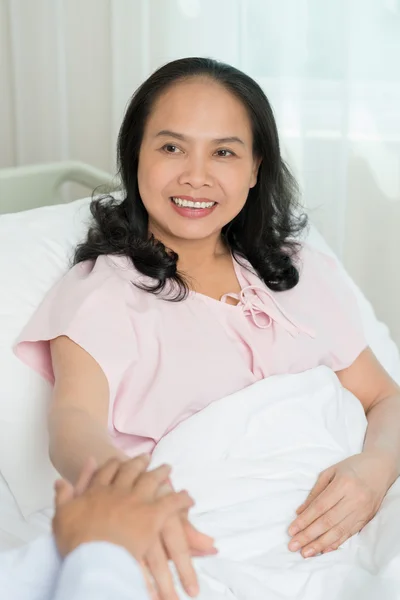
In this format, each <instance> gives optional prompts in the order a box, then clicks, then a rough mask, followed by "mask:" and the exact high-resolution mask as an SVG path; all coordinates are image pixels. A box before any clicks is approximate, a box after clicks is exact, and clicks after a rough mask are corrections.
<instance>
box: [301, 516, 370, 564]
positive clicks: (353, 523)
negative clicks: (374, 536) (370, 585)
mask: <svg viewBox="0 0 400 600" xmlns="http://www.w3.org/2000/svg"><path fill="white" fill-rule="evenodd" d="M363 526H364V521H362V522H360V521H358V519H357V516H356V512H355V511H354V512H353V513H351V514H349V515H348V516H347V517H346V518H345V519H343V520H342V521H340V522H339V523H337V524H336V525H334V526H333V527H332V528H331V529H329V530H328V531H327V532H325V533H324V534H323V535H321V536H320V537H318V538H317V539H315V540H313V541H312V542H311V543H310V544H307V545H306V546H305V547H304V548H303V550H302V551H301V554H302V555H303V556H304V558H311V557H312V556H316V555H317V554H320V553H321V552H322V553H324V552H325V551H327V550H328V549H330V550H337V549H338V548H339V546H341V545H342V544H344V542H345V541H346V540H347V539H349V538H350V537H351V536H352V535H354V534H356V533H358V532H359V531H360V529H362V527H363Z"/></svg>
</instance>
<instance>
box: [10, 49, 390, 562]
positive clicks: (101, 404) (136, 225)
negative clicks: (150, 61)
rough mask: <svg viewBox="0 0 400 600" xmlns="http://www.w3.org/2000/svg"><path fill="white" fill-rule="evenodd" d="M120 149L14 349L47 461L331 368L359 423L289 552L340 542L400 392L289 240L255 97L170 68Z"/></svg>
mask: <svg viewBox="0 0 400 600" xmlns="http://www.w3.org/2000/svg"><path fill="white" fill-rule="evenodd" d="M118 159H119V167H120V174H121V177H122V182H123V188H124V190H125V196H124V200H123V201H122V202H116V201H113V200H112V199H108V200H107V199H105V200H102V201H96V200H95V201H94V202H93V203H92V213H93V217H94V223H93V226H92V228H91V229H90V231H89V234H88V237H87V240H86V241H85V242H84V243H83V244H81V245H80V246H79V247H78V249H77V251H76V254H75V265H74V266H73V268H72V269H71V270H70V271H69V273H67V275H66V276H65V277H64V278H63V279H62V281H61V282H59V283H58V284H57V285H56V286H55V288H54V289H53V290H51V291H50V293H49V295H48V296H47V298H46V299H45V301H44V302H43V304H42V305H41V307H40V308H39V309H38V311H37V313H36V314H35V315H34V317H33V318H32V320H31V321H30V323H29V324H28V325H27V327H26V328H25V330H24V331H23V333H22V334H21V337H20V338H19V341H18V345H17V348H16V351H17V354H18V355H19V356H20V357H21V358H22V359H23V360H24V361H26V362H27V363H28V364H30V365H31V366H32V367H33V368H35V369H36V370H38V371H40V372H41V373H42V374H43V375H44V376H45V377H46V378H47V379H49V380H50V381H52V382H54V383H55V386H54V397H53V402H52V406H51V410H50V420H49V429H50V454H51V458H52V460H53V463H54V465H55V466H56V468H57V469H58V470H59V472H60V473H61V474H62V475H63V476H65V477H67V478H68V479H70V480H72V481H74V480H75V479H76V477H77V474H78V473H79V471H80V469H81V467H82V464H83V463H84V461H85V460H86V458H87V456H88V455H93V456H94V457H95V458H96V459H97V461H98V462H99V463H100V464H101V463H103V462H104V461H105V460H107V459H109V458H110V457H112V456H118V457H121V456H124V455H130V456H131V455H134V454H136V453H139V452H143V451H146V452H147V451H151V450H152V449H153V448H154V445H155V444H156V443H157V442H158V441H159V440H160V438H161V437H162V436H164V435H165V434H166V433H167V432H168V431H169V430H171V429H172V428H174V427H175V426H176V425H177V424H178V423H179V422H181V421H182V420H184V419H186V418H188V417H189V416H190V415H192V414H194V413H196V412H197V411H199V410H201V409H202V408H204V407H205V406H207V405H208V404H210V403H211V402H213V401H214V400H217V399H219V398H221V397H223V396H226V395H227V394H230V393H232V392H235V391H238V390H240V389H242V388H244V387H246V386H248V385H250V384H252V383H254V382H256V381H258V380H260V379H262V378H264V377H269V376H270V375H274V374H282V373H298V372H301V371H304V370H306V369H310V368H313V367H316V366H317V365H321V364H322V365H327V366H329V367H330V368H332V369H333V370H334V371H335V372H336V373H337V376H338V378H339V379H340V381H341V382H342V384H343V386H345V387H346V388H348V389H349V390H350V391H351V392H353V393H354V394H355V395H356V396H357V397H358V398H359V399H360V401H361V402H362V404H363V407H364V409H365V412H366V415H367V417H368V422H369V427H368V433H367V436H366V440H365V447H364V451H363V452H362V453H361V454H360V455H357V456H354V457H351V458H350V459H348V460H346V461H344V462H343V463H340V464H338V465H335V466H334V467H332V468H331V469H329V470H328V471H326V472H324V473H323V474H322V475H321V477H320V478H319V480H318V482H317V484H316V487H315V489H314V490H313V491H312V493H311V495H310V497H309V499H308V500H307V502H306V504H305V505H303V506H302V507H300V509H299V516H298V518H297V519H296V521H295V522H294V523H293V524H292V526H291V528H290V530H289V531H290V533H291V535H293V538H292V540H291V543H290V546H289V548H290V549H291V550H297V549H301V550H302V553H303V555H304V556H308V555H312V554H317V553H319V552H322V551H328V550H331V549H335V548H337V547H338V545H340V544H341V543H343V541H344V540H345V539H346V538H347V537H349V536H350V535H352V534H354V533H355V532H357V531H359V530H360V528H361V527H362V526H363V525H364V524H365V523H366V522H367V521H368V520H369V519H370V518H372V516H373V515H374V514H375V512H376V511H377V509H378V507H379V505H380V503H381V501H382V499H383V497H384V496H385V494H386V492H387V490H388V488H389V487H390V486H391V485H392V483H393V482H394V480H395V479H396V477H397V476H398V474H399V462H400V435H399V434H400V398H399V389H398V387H397V386H396V384H395V383H394V382H393V381H392V380H391V379H390V377H389V376H388V375H387V374H386V372H385V371H384V370H383V368H382V367H381V366H380V364H379V363H378V362H377V360H376V359H375V358H374V356H373V354H372V352H371V351H370V350H369V348H368V347H367V344H366V342H365V339H364V337H363V333H362V327H361V323H360V320H359V316H358V310H357V306H356V303H355V300H354V298H353V297H352V295H351V293H350V292H349V290H348V289H346V287H345V284H344V283H343V281H342V280H341V278H340V275H339V274H338V272H337V271H336V268H335V265H334V263H333V262H332V260H331V259H329V258H328V257H326V256H324V255H322V254H320V253H318V252H316V251H315V250H313V249H311V248H309V247H307V246H306V245H305V244H300V243H295V241H294V238H295V236H296V235H297V234H299V233H300V232H301V230H302V229H303V228H304V226H305V219H304V218H303V217H299V216H298V214H299V213H298V210H297V205H296V192H297V190H296V184H295V181H294V179H293V177H292V176H291V174H290V172H289V170H288V168H287V167H286V165H285V163H284V162H283V160H282V158H281V155H280V148H279V141H278V135H277V130H276V125H275V121H274V118H273V114H272V110H271V107H270V105H269V103H268V100H267V99H266V97H265V95H264V93H263V91H262V90H261V88H260V87H259V86H258V85H257V84H256V83H255V82H254V81H253V80H252V79H251V78H250V77H248V76H246V75H245V74H244V73H242V72H240V71H238V70H237V69H235V68H233V67H230V66H227V65H224V64H221V63H218V62H215V61H213V60H210V59H203V58H187V59H182V60H178V61H175V62H172V63H169V64H167V65H165V66H163V67H162V68H160V69H159V70H158V71H156V72H155V73H154V74H153V75H152V76H151V77H150V78H149V79H148V80H147V81H145V83H144V84H143V85H142V86H141V87H140V88H139V89H138V90H137V92H136V93H135V94H134V96H133V98H132V101H131V103H130V105H129V107H128V110H127V113H126V115H125V118H124V121H123V124H122V127H121V130H120V134H119V140H118ZM192 534H193V532H192ZM193 535H194V534H193Z"/></svg>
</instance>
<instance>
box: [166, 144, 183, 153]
mask: <svg viewBox="0 0 400 600" xmlns="http://www.w3.org/2000/svg"><path fill="white" fill-rule="evenodd" d="M163 150H165V152H168V154H176V153H177V152H179V148H178V147H177V146H174V145H173V144H165V146H163Z"/></svg>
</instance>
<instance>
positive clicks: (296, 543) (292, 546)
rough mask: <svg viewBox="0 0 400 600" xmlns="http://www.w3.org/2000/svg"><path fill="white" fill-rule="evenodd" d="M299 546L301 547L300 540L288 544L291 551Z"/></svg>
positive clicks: (295, 550) (298, 548)
mask: <svg viewBox="0 0 400 600" xmlns="http://www.w3.org/2000/svg"><path fill="white" fill-rule="evenodd" d="M300 548H301V544H300V542H291V543H290V544H289V550H291V551H292V552H297V550H300Z"/></svg>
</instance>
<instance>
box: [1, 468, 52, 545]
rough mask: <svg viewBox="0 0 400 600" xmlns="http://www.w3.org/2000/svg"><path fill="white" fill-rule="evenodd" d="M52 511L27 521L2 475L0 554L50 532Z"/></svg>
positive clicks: (33, 516)
mask: <svg viewBox="0 0 400 600" xmlns="http://www.w3.org/2000/svg"><path fill="white" fill-rule="evenodd" d="M51 517H52V511H51V510H44V511H42V512H37V513H35V514H33V515H31V516H30V517H29V518H28V519H25V518H24V517H23V516H22V514H21V512H20V510H19V508H18V505H17V503H16V501H15V499H14V496H13V495H12V493H11V491H10V488H9V487H8V485H7V483H6V481H5V479H4V477H3V475H2V474H1V473H0V552H3V551H5V550H10V549H11V548H16V547H18V546H21V545H22V544H25V543H27V542H30V541H31V540H34V539H35V538H37V537H38V536H39V535H41V534H44V533H47V532H48V531H50V524H51Z"/></svg>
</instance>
